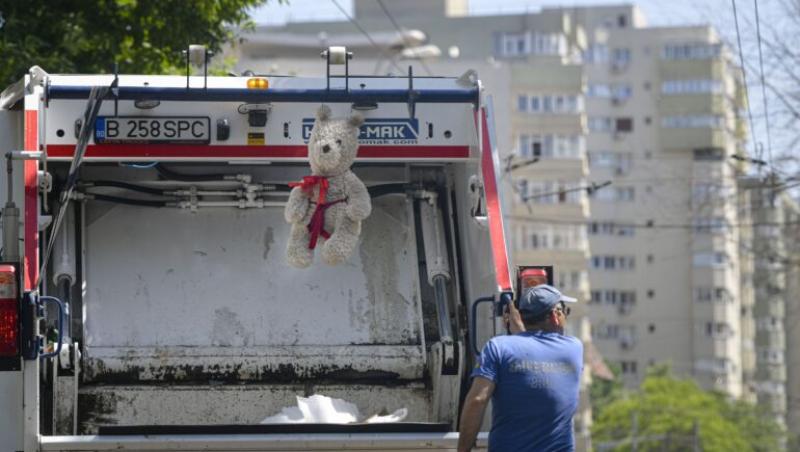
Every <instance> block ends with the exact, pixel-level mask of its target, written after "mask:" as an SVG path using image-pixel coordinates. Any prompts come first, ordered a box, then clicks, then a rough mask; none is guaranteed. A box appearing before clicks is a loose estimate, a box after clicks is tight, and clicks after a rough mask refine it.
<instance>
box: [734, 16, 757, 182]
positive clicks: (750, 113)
mask: <svg viewBox="0 0 800 452" xmlns="http://www.w3.org/2000/svg"><path fill="white" fill-rule="evenodd" d="M731 5H732V6H733V22H734V24H736V42H737V43H738V45H739V64H740V66H741V70H742V81H743V87H744V95H745V99H747V116H748V118H749V119H750V130H751V133H752V135H753V147H754V148H755V152H754V153H755V155H756V158H757V159H759V160H761V155H760V153H759V152H758V148H757V147H756V146H755V133H753V132H754V131H755V123H753V111H752V110H751V109H750V93H749V89H748V88H747V70H746V69H745V66H744V53H742V35H741V33H740V32H739V15H738V14H737V13H736V0H731ZM758 168H759V172H760V171H761V167H760V166H759V167H758Z"/></svg>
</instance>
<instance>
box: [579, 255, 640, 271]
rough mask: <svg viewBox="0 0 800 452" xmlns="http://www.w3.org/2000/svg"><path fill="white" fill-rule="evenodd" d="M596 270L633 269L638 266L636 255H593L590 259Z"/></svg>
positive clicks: (590, 263) (592, 266)
mask: <svg viewBox="0 0 800 452" xmlns="http://www.w3.org/2000/svg"><path fill="white" fill-rule="evenodd" d="M589 265H590V267H591V268H593V269H596V270H617V269H619V270H633V269H634V268H635V267H636V258H635V257H634V256H592V258H591V260H590V261H589Z"/></svg>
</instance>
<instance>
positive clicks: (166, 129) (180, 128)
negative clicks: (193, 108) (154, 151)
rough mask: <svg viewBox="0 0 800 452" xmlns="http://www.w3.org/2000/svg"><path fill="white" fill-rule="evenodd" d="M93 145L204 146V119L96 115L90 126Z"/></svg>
mask: <svg viewBox="0 0 800 452" xmlns="http://www.w3.org/2000/svg"><path fill="white" fill-rule="evenodd" d="M94 141H95V143H208V142H210V141H211V119H210V118H209V117H207V116H171V117H168V116H162V117H153V116H100V117H98V118H97V120H96V121H95V123H94Z"/></svg>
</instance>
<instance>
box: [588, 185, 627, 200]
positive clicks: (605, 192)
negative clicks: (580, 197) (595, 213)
mask: <svg viewBox="0 0 800 452" xmlns="http://www.w3.org/2000/svg"><path fill="white" fill-rule="evenodd" d="M635 193H636V192H635V189H634V188H633V187H614V186H612V187H603V188H601V189H600V190H597V191H594V192H592V194H591V198H592V200H594V201H600V202H631V201H634V199H635Z"/></svg>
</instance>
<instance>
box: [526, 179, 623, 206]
mask: <svg viewBox="0 0 800 452" xmlns="http://www.w3.org/2000/svg"><path fill="white" fill-rule="evenodd" d="M609 185H611V181H610V180H607V181H605V182H601V183H599V184H598V183H595V182H592V184H591V185H586V186H582V187H575V188H567V189H564V190H558V191H551V192H548V193H539V194H536V195H530V196H524V197H523V198H522V201H523V202H528V201H530V200H531V199H537V198H546V197H548V196H554V195H558V196H561V195H565V194H567V193H570V192H574V191H585V192H586V193H587V194H589V195H591V194H593V193H594V192H596V191H597V190H600V189H601V188H603V187H607V186H609Z"/></svg>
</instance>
